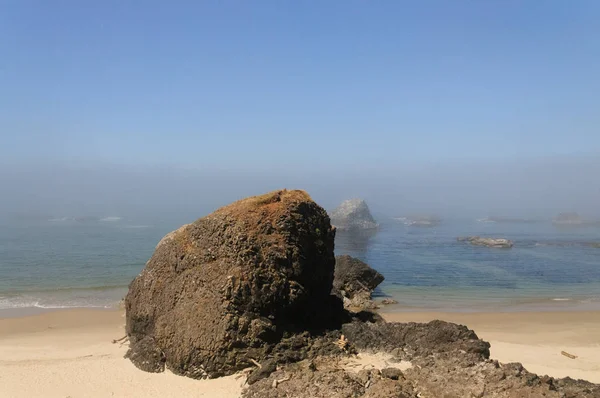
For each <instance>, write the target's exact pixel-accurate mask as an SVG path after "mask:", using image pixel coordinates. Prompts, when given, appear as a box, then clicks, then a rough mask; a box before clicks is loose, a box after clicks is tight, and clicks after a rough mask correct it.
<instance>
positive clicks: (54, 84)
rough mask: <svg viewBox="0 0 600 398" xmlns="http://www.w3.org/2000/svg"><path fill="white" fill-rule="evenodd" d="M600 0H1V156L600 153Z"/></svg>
mask: <svg viewBox="0 0 600 398" xmlns="http://www.w3.org/2000/svg"><path fill="white" fill-rule="evenodd" d="M598 21H600V2H598V1H596V0H579V1H564V0H547V1H533V0H532V1H510V0H509V1H506V0H502V1H460V0H456V1H446V0H440V1H412V2H409V1H364V0H360V1H354V0H350V1H279V0H277V1H275V0H274V1H172V2H170V1H124V0H118V1H117V0H106V1H78V0H71V1H65V0H56V1H47V0H38V1H33V0H4V1H0V135H1V141H0V142H1V145H0V158H2V159H4V161H5V162H6V161H8V162H10V161H19V162H27V161H30V160H31V161H39V160H51V161H54V160H58V161H67V162H70V161H95V162H105V163H119V164H180V165H191V166H211V167H221V168H228V169H236V168H244V169H247V168H252V167H255V168H257V169H260V168H264V167H267V168H268V167H273V166H277V167H284V166H282V165H288V166H291V167H296V166H301V167H303V166H307V167H308V166H310V165H312V166H314V165H317V166H319V167H320V166H334V165H338V166H339V165H345V164H349V163H354V162H360V163H361V164H365V165H368V164H378V165H380V166H382V167H387V166H393V165H394V164H396V163H398V162H401V161H421V160H423V161H435V160H439V159H471V158H483V159H485V158H495V159H508V158H512V157H530V156H531V157H536V156H554V155H561V154H572V153H587V154H589V153H598V152H600V131H599V126H600V23H599V22H598Z"/></svg>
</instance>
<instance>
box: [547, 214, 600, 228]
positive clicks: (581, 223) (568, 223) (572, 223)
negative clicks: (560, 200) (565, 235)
mask: <svg viewBox="0 0 600 398" xmlns="http://www.w3.org/2000/svg"><path fill="white" fill-rule="evenodd" d="M552 224H554V225H555V226H557V227H600V221H599V220H590V219H584V218H582V217H581V216H580V215H579V214H577V213H561V214H559V215H558V216H556V217H555V218H554V220H552Z"/></svg>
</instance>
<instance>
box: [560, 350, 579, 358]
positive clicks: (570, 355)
mask: <svg viewBox="0 0 600 398" xmlns="http://www.w3.org/2000/svg"><path fill="white" fill-rule="evenodd" d="M560 353H561V354H562V355H564V356H565V357H567V358H571V359H575V358H577V355H573V354H569V353H568V352H565V351H561V352H560Z"/></svg>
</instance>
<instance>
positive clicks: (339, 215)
mask: <svg viewBox="0 0 600 398" xmlns="http://www.w3.org/2000/svg"><path fill="white" fill-rule="evenodd" d="M331 223H332V224H333V225H334V226H335V227H336V228H337V229H339V230H341V231H364V230H375V229H377V228H378V226H379V225H378V224H377V222H375V219H374V218H373V216H372V215H371V212H370V210H369V206H367V203H366V202H365V201H364V200H362V199H349V200H345V201H343V202H342V204H340V205H339V206H338V207H337V208H336V209H335V210H334V211H333V212H332V213H331Z"/></svg>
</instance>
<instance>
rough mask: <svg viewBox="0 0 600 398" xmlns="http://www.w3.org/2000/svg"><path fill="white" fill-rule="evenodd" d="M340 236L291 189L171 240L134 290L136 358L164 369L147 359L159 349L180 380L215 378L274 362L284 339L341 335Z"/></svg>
mask: <svg viewBox="0 0 600 398" xmlns="http://www.w3.org/2000/svg"><path fill="white" fill-rule="evenodd" d="M334 235H335V230H334V229H333V228H332V227H331V224H330V221H329V217H328V216H327V213H326V212H325V211H324V210H323V209H322V208H321V207H319V206H318V205H317V204H316V203H315V202H313V201H312V199H311V198H310V197H309V196H308V194H306V193H305V192H303V191H286V190H283V191H277V192H272V193H269V194H266V195H263V196H257V197H251V198H247V199H244V200H241V201H238V202H235V203H233V204H231V205H229V206H226V207H223V208H221V209H219V210H217V211H215V212H214V213H212V214H210V215H208V216H206V217H204V218H201V219H199V220H197V221H195V222H194V223H192V224H189V225H186V226H183V227H182V228H180V229H178V230H177V231H174V232H173V233H170V234H168V235H167V236H165V238H164V239H163V240H162V241H161V242H160V243H159V244H158V245H157V247H156V251H155V252H154V254H153V256H152V258H151V259H150V260H149V261H148V263H147V264H146V267H145V268H144V270H143V271H142V272H141V273H140V275H139V276H137V277H136V278H135V279H134V281H133V282H132V283H131V284H130V286H129V292H128V294H127V297H126V299H125V307H126V330H127V334H128V335H129V337H130V341H131V349H130V354H129V357H133V356H134V354H135V357H136V358H139V360H136V361H134V363H135V364H139V363H145V364H146V365H144V367H143V368H144V369H158V368H159V362H161V361H163V359H162V358H160V359H159V358H156V356H155V355H146V353H153V352H158V351H160V352H162V353H164V362H166V365H167V366H168V367H169V369H171V370H172V371H173V372H175V373H177V374H181V375H186V376H190V377H193V378H204V377H217V376H222V375H227V374H232V373H234V372H236V371H238V370H241V369H243V368H245V367H247V366H249V365H251V361H250V359H254V360H257V361H262V360H263V359H265V358H266V357H267V355H273V354H274V352H273V351H274V350H275V347H277V345H278V343H280V342H281V341H282V338H283V337H284V335H285V334H286V333H288V334H290V333H295V332H298V331H300V332H301V331H305V330H311V331H317V330H323V329H327V328H329V327H331V328H335V327H338V328H339V325H340V323H341V317H342V315H343V309H342V303H341V301H340V300H339V298H337V297H335V296H332V295H330V292H331V287H332V283H333V274H334V265H335V258H334V255H333V245H334ZM315 309H318V310H315ZM305 340H306V339H305ZM141 344H143V346H144V349H141V346H140V345H141ZM300 359H301V358H300Z"/></svg>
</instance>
